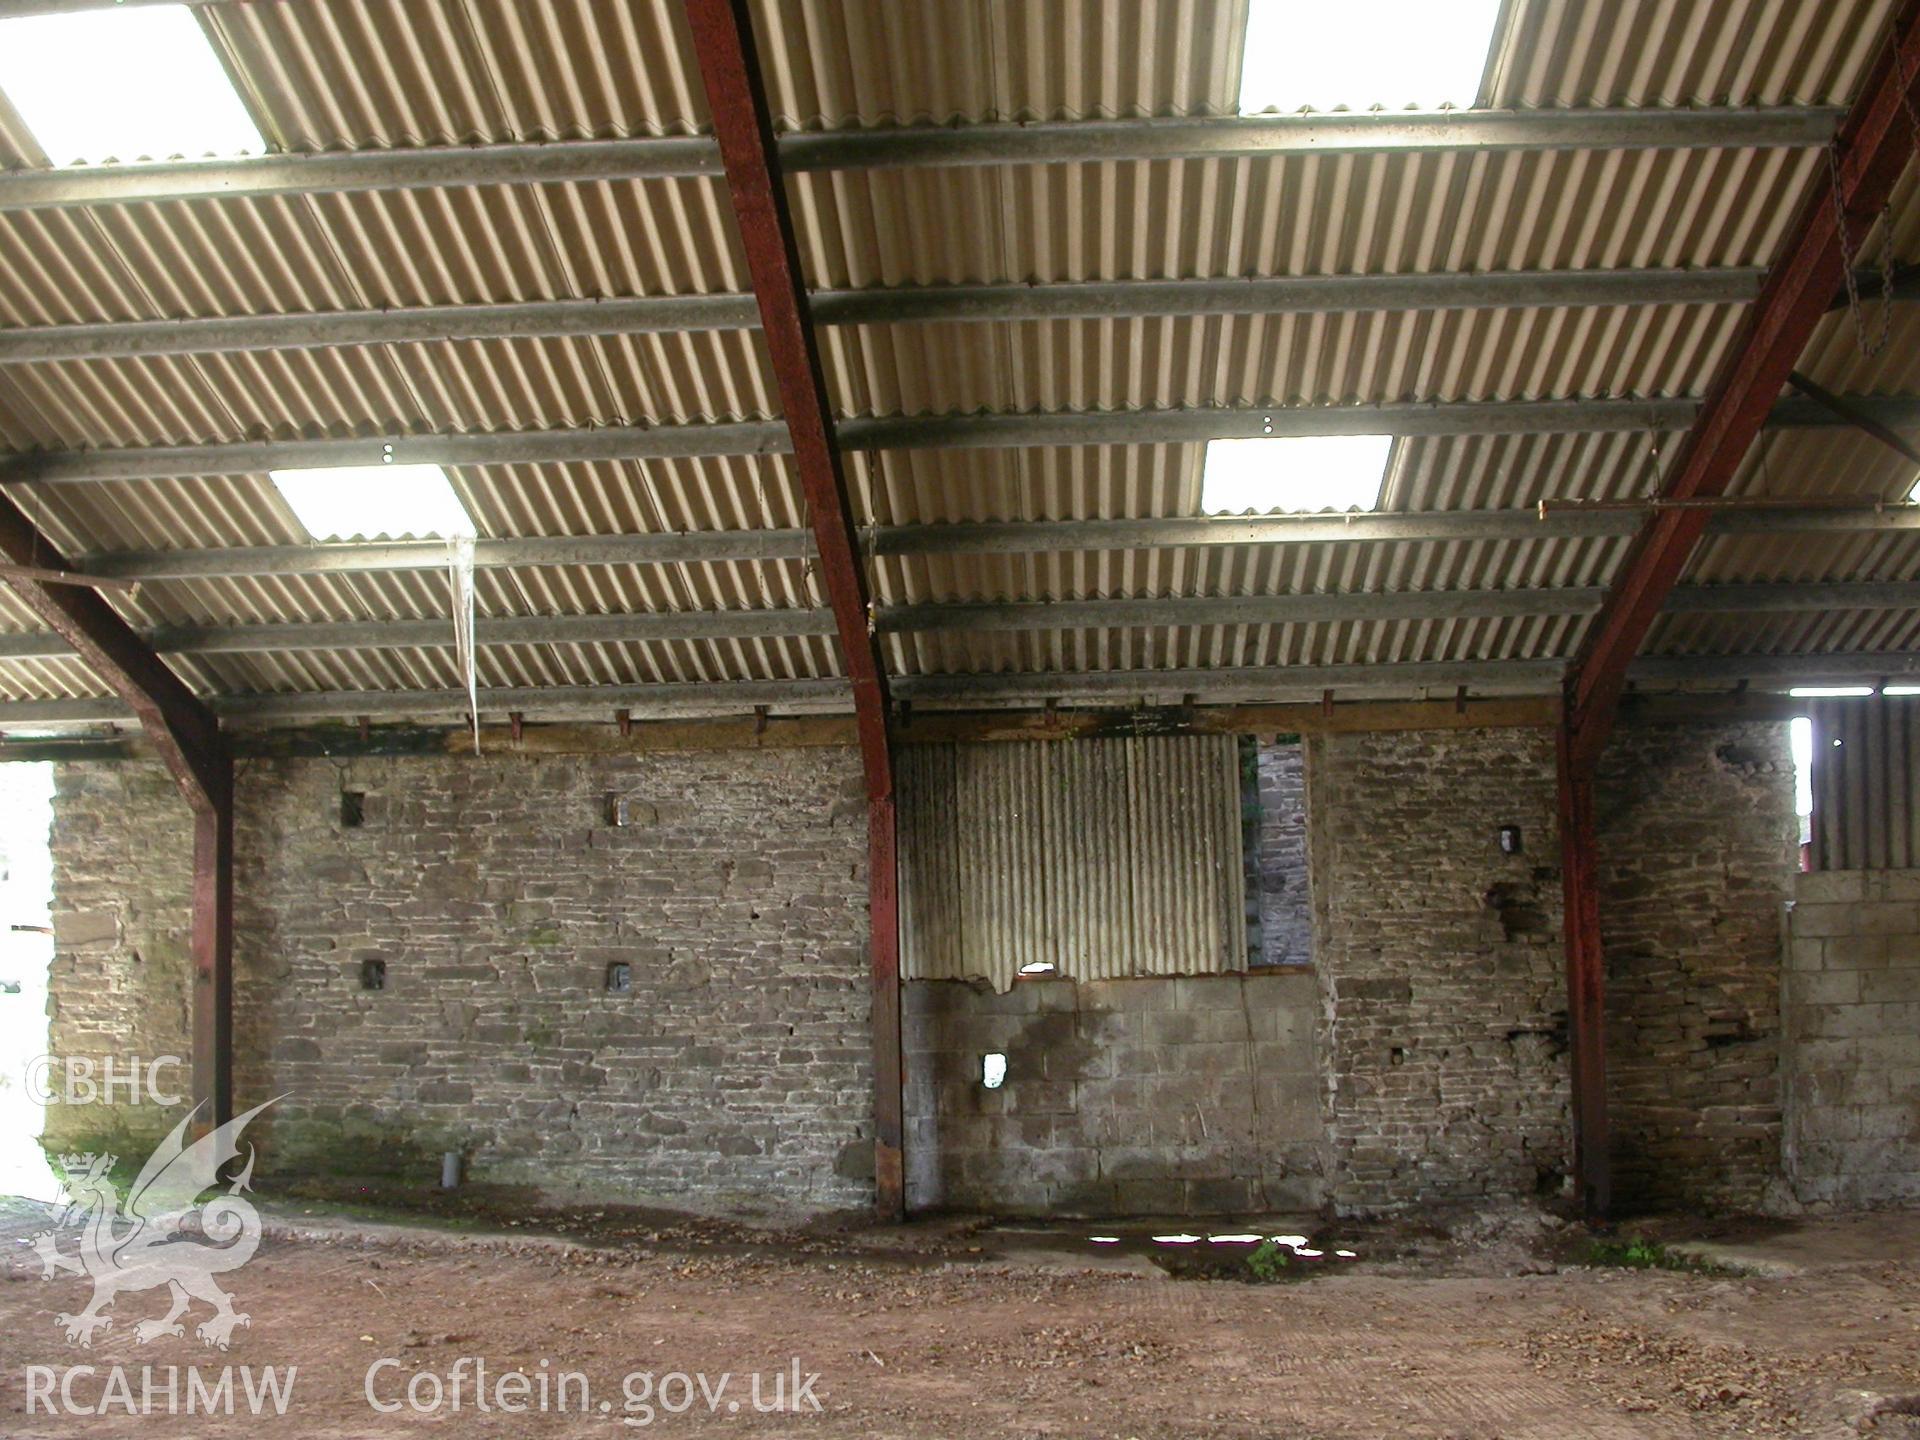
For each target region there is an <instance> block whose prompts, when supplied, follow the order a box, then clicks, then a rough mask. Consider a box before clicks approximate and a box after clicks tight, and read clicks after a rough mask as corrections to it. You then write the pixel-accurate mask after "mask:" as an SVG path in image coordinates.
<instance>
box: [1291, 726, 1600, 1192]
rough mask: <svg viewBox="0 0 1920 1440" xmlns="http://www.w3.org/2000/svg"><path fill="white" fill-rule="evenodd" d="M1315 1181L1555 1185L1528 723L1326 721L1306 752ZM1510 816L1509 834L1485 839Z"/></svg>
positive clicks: (1540, 846)
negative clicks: (1321, 1158) (1325, 1144)
mask: <svg viewBox="0 0 1920 1440" xmlns="http://www.w3.org/2000/svg"><path fill="white" fill-rule="evenodd" d="M1307 782H1308V792H1307V793H1308V824H1309V826H1310V828H1311V832H1312V842H1311V854H1312V863H1313V886H1312V890H1313V910H1314V918H1315V932H1316V933H1315V956H1316V961H1317V966H1318V970H1319V978H1320V984H1321V989H1322V993H1323V995H1324V997H1325V1011H1324V1017H1323V1021H1322V1030H1321V1053H1322V1057H1323V1063H1324V1064H1325V1066H1326V1067H1327V1079H1328V1085H1329V1094H1330V1108H1329V1112H1328V1129H1329V1142H1330V1146H1331V1154H1330V1157H1329V1160H1328V1170H1327V1174H1328V1194H1329V1198H1330V1199H1331V1200H1332V1201H1333V1202H1334V1204H1335V1205H1337V1206H1338V1207H1339V1208H1340V1209H1342V1210H1345V1211H1368V1210H1379V1209H1389V1208H1396V1207H1401V1206H1406V1205H1411V1204H1418V1203H1427V1202H1434V1201H1453V1200H1469V1199H1475V1198H1479V1197H1483V1196H1488V1195H1514V1194H1519V1195H1533V1194H1536V1193H1546V1194H1559V1193H1560V1192H1561V1190H1562V1189H1563V1186H1564V1183H1565V1176H1566V1171H1567V1166H1568V1151H1569V1146H1570V1131H1569V1123H1568V1117H1567V1093H1568V1092H1567V1063H1566V981H1565V966H1564V958H1563V950H1562V944H1561V924H1560V915H1561V904H1560V870H1559V848H1558V841H1557V839H1556V838H1555V835H1556V832H1555V818H1554V809H1555V790H1554V755H1553V741H1552V737H1551V736H1550V735H1549V734H1547V733H1546V732H1544V731H1534V730H1488V731H1465V730H1462V731H1422V732H1408V733H1395V734H1370V735H1341V736H1328V737H1324V738H1320V739H1316V740H1314V741H1313V742H1312V744H1311V746H1310V748H1309V750H1308V755H1307ZM1509 825H1512V826H1518V827H1519V829H1520V833H1521V845H1522V850H1521V852H1520V853H1519V854H1506V853H1503V852H1502V850H1501V848H1500V838H1499V837H1500V830H1501V828H1502V827H1503V826H1509Z"/></svg>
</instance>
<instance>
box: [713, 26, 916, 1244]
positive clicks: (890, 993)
mask: <svg viewBox="0 0 1920 1440" xmlns="http://www.w3.org/2000/svg"><path fill="white" fill-rule="evenodd" d="M686 9H687V21H688V24H689V26H690V28H691V29H692V31H693V44H694V50H695V52H696V53H697V54H698V56H699V60H700V74H701V78H702V79H703V80H704V81H705V83H706V88H707V105H708V108H709V109H710V110H711V111H712V112H713V131H714V138H715V139H717V140H718V141H719V142H720V158H721V161H722V162H723V163H724V165H725V166H726V171H727V189H728V192H729V194H730V196H731V198H732V201H733V213H734V218H735V221H736V222H737V224H738V227H739V231H740V243H741V247H742V248H743V249H744V250H745V251H746V255H747V268H748V270H749V272H750V273H751V275H752V279H753V293H754V298H755V299H756V300H757V301H758V302H759V306H760V329H761V335H762V337H763V338H764V340H765V342H766V346H767V353H768V355H769V356H770V357H771V359H772V361H773V372H774V379H775V382H776V384H777V386H778V388H779V391H780V407H781V410H782V411H783V412H784V414H785V416H786V422H787V432H788V434H789V435H790V436H791V437H792V440H793V460H794V468H795V469H796V470H797V471H798V472H799V476H800V488H801V489H802V491H804V492H805V494H806V497H807V509H808V512H809V516H810V518H811V521H812V525H813V538H814V547H815V549H816V550H817V551H818V553H819V556H820V578H821V581H822V583H823V584H824V585H825V587H826V591H827V599H828V601H829V603H831V605H832V606H833V616H834V623H835V628H836V630H837V631H838V633H839V638H840V654H841V658H842V660H843V662H844V663H845V665H846V668H847V678H848V679H849V680H850V681H851V682H852V686H853V713H854V721H855V725H856V727H857V729H858V732H859V736H860V756H861V763H862V765H863V766H864V768H865V770H866V777H867V800H868V827H869V828H868V846H867V849H868V859H869V865H868V885H869V889H870V895H871V905H870V917H871V918H870V921H869V924H870V928H871V935H870V942H871V950H872V959H873V1075H874V1132H875V1133H874V1173H875V1186H874V1189H875V1203H876V1205H877V1207H878V1209H879V1211H880V1213H881V1214H882V1215H884V1216H888V1217H892V1218H897V1217H899V1216H901V1215H903V1214H904V1213H905V1209H906V1201H905V1191H904V1188H903V1173H904V1167H903V1165H902V1150H901V1108H902V1107H901V1088H900V1087H901V1069H900V933H899V914H898V906H897V904H896V903H895V889H896V886H895V872H894V866H895V864H896V855H895V845H894V823H893V757H892V753H891V751H890V749H889V746H888V738H887V720H888V714H889V710H890V700H889V696H888V694H887V677H886V668H885V666H884V664H883V663H882V661H881V657H880V651H879V648H878V646H877V644H876V643H875V639H874V635H873V627H872V624H871V621H870V611H869V601H868V593H867V577H866V571H865V570H864V569H863V568H862V564H861V559H860V547H859V543H858V537H857V535H856V533H855V526H854V520H853V507H852V504H851V503H850V502H849V500H848V497H847V478H846V471H845V468H844V466H843V465H842V463H841V458H840V447H839V445H838V443H837V442H836V440H835V438H834V430H833V410H832V407H831V405H830V404H829V403H828V399H827V386H826V380H825V377H824V376H823V374H822V372H821V369H820V352H819V349H818V347H817V346H816V345H815V344H814V336H813V317H812V311H811V310H810V308H809V307H808V304H807V290H806V283H805V280H804V278H803V276H802V275H801V271H800V253H799V249H798V247H797V246H796V245H795V243H794V231H793V217H792V215H791V213H790V212H789V210H788V207H787V192H786V187H785V184H784V182H783V180H782V178H781V174H780V161H779V157H778V154H777V152H776V150H775V146H774V140H773V119H772V115H771V112H770V111H769V109H768V106H767V96H766V88H765V86H764V85H763V84H762V82H761V78H760V60H759V54H758V52H757V50H756V49H755V46H754V41H753V22H752V17H751V14H750V13H749V10H748V7H747V5H746V4H745V0H686Z"/></svg>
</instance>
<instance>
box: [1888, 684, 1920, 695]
mask: <svg viewBox="0 0 1920 1440" xmlns="http://www.w3.org/2000/svg"><path fill="white" fill-rule="evenodd" d="M1880 693H1881V694H1882V695H1920V685H1887V686H1883V687H1882V688H1881V690H1880Z"/></svg>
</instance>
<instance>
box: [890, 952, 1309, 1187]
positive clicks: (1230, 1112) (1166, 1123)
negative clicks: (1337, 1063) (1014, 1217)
mask: <svg viewBox="0 0 1920 1440" xmlns="http://www.w3.org/2000/svg"><path fill="white" fill-rule="evenodd" d="M903 1004H904V1007H905V1013H904V1017H903V1024H904V1032H905V1045H906V1050H907V1074H908V1076H909V1081H908V1089H907V1117H908V1134H907V1164H908V1175H907V1181H908V1184H907V1191H908V1201H909V1203H910V1204H911V1205H913V1206H915V1207H916V1208H924V1207H934V1206H943V1207H949V1208H955V1209H968V1210H989V1211H1000V1212H1007V1213H1035V1214H1044V1213H1052V1214H1077V1215H1152V1214H1162V1215H1172V1214H1181V1213H1193V1214H1222V1213H1233V1212H1246V1211H1255V1210H1258V1211H1266V1210H1289V1209H1312V1208H1314V1207H1316V1206H1318V1204H1319V1203H1320V1200H1321V1194H1322V1189H1321V1179H1320V1163H1321V1150H1322V1141H1323V1135H1324V1131H1323V1129H1322V1126H1321V1121H1320V1093H1319V1092H1320V1085H1321V1081H1320V1076H1319V1071H1318V1066H1317V1065H1316V1063H1315V1059H1314V1040H1313V1031H1314V1024H1315V1019H1316V1016H1317V1012H1318V1010H1319V1002H1318V996H1317V990H1316V986H1315V981H1314V977H1313V976H1312V974H1310V973H1304V972H1299V971H1293V972H1274V971H1254V972H1252V973H1250V974H1247V975H1244V976H1241V975H1202V976H1193V977H1189V978H1183V979H1174V978H1157V977H1142V978H1138V979H1129V980H1101V981H1090V982H1084V983H1081V984H1077V985H1076V984H1075V983H1074V982H1072V981H1070V980H1038V979H1036V980H1022V981H1020V982H1019V983H1018V984H1016V985H1015V986H1014V987H1013V988H1012V989H1011V990H1009V991H1007V992H1005V993H1004V994H995V993H994V991H993V989H992V987H990V986H985V985H982V986H978V987H976V986H970V985H966V984H963V983H961V982H959V981H952V980H930V981H915V982H914V983H912V984H910V985H908V986H907V987H906V991H905V995H904V1001H903ZM990 1051H992V1052H998V1053H1001V1054H1004V1055H1005V1056H1006V1057H1007V1074H1006V1081H1005V1083H1004V1084H1003V1085H1002V1086H1001V1087H1000V1088H998V1089H993V1090H989V1089H987V1088H986V1087H985V1085H983V1084H982V1073H981V1071H982V1059H983V1057H984V1056H985V1055H986V1054H987V1053H988V1052H990Z"/></svg>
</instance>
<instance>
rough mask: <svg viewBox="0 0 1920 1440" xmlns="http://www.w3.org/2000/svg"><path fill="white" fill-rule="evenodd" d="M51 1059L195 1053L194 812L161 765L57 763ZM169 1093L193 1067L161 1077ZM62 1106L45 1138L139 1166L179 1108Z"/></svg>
mask: <svg viewBox="0 0 1920 1440" xmlns="http://www.w3.org/2000/svg"><path fill="white" fill-rule="evenodd" d="M49 844H50V845H51V847H52V849H53V857H54V868H53V902H52V917H53V961H52V965H51V967H50V969H49V971H48V977H47V993H48V1003H47V1011H48V1037H49V1045H50V1047H51V1053H53V1054H54V1055H56V1056H62V1057H82V1058H85V1059H89V1060H92V1061H94V1062H95V1063H96V1065H97V1064H99V1063H100V1062H102V1061H104V1060H106V1059H108V1058H112V1059H113V1060H114V1061H115V1062H116V1064H117V1065H119V1064H124V1063H125V1062H126V1061H128V1060H130V1059H132V1058H134V1057H138V1058H139V1059H141V1060H142V1061H146V1060H152V1059H155V1058H157V1057H160V1056H176V1057H179V1058H181V1059H182V1060H187V1061H190V1059H191V1056H192V1053H193V1014H192V1010H191V1008H190V1004H189V1002H190V999H191V993H192V986H191V982H192V974H193V955H192V936H193V903H192V895H193V815H192V812H191V811H189V810H188V809H187V802H186V801H185V800H184V799H183V798H181V795H180V791H179V788H178V787H177V786H176V785H175V784H174V782H173V780H172V779H171V778H170V777H169V776H168V775H167V773H166V772H165V771H164V770H162V769H161V768H160V767H159V766H157V765H152V766H147V765H57V766H55V767H54V797H53V829H52V832H51V834H50V837H49ZM155 1078H156V1079H157V1080H159V1081H160V1082H161V1085H162V1087H163V1088H164V1089H166V1090H168V1091H180V1092H184V1091H186V1090H187V1089H188V1088H189V1085H188V1072H187V1070H186V1069H185V1067H184V1066H183V1067H182V1068H181V1069H180V1070H179V1071H166V1070H163V1071H161V1072H158V1073H157V1074H156V1076H155ZM115 1098H116V1101H118V1102H123V1103H116V1104H114V1105H111V1106H109V1105H103V1104H93V1105H86V1106H83V1107H82V1106H71V1107H70V1106H65V1105H51V1106H49V1107H48V1109H47V1123H46V1131H45V1138H46V1143H47V1145H48V1146H49V1148H52V1149H56V1150H65V1151H77V1150H111V1151H113V1152H115V1153H117V1154H120V1155H122V1156H123V1157H126V1156H133V1157H134V1158H135V1159H136V1161H137V1160H138V1159H139V1158H142V1157H144V1156H145V1154H146V1153H147V1152H148V1151H149V1150H151V1149H152V1147H153V1144H154V1142H155V1141H157V1140H159V1139H160V1138H161V1137H162V1136H163V1135H165V1134H166V1133H167V1131H169V1130H171V1129H172V1128H173V1127H174V1125H175V1124H176V1123H178V1121H179V1119H180V1116H181V1114H182V1113H183V1112H182V1111H181V1110H179V1109H175V1108H167V1107H161V1106H157V1105H152V1104H144V1103H132V1102H131V1101H130V1099H129V1097H127V1096H126V1094H125V1092H124V1091H119V1092H116V1097H115Z"/></svg>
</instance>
